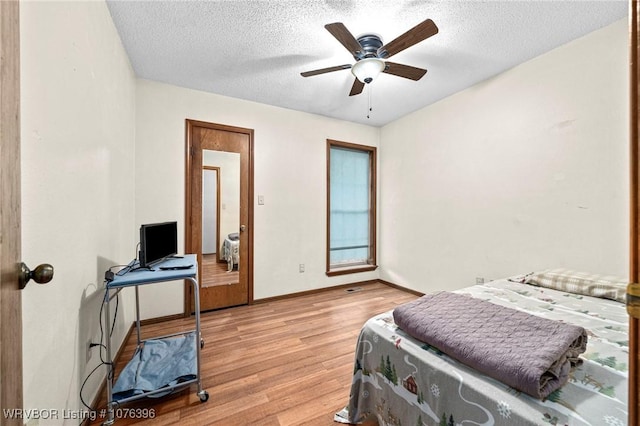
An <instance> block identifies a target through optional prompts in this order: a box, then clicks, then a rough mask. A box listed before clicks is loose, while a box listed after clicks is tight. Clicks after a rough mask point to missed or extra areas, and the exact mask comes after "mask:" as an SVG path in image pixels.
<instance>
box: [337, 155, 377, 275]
mask: <svg viewBox="0 0 640 426" xmlns="http://www.w3.org/2000/svg"><path fill="white" fill-rule="evenodd" d="M330 155H331V157H330V178H329V180H330V201H329V205H330V222H329V223H330V242H329V262H330V264H331V265H332V266H348V265H358V264H366V263H368V262H369V259H370V251H369V249H370V241H369V239H370V235H369V229H370V224H369V220H370V217H371V215H370V213H371V200H370V199H369V198H370V196H369V194H370V191H371V170H370V164H371V163H370V154H369V152H366V151H358V150H353V149H347V148H343V147H335V146H333V147H331V149H330Z"/></svg>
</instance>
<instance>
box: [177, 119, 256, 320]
mask: <svg viewBox="0 0 640 426" xmlns="http://www.w3.org/2000/svg"><path fill="white" fill-rule="evenodd" d="M185 123H186V124H185V140H186V151H185V158H186V162H185V221H184V223H185V228H184V230H185V244H184V246H185V253H191V252H192V250H193V244H194V241H193V239H192V238H191V224H190V221H191V215H192V208H191V205H192V202H193V200H192V197H191V186H192V178H191V175H192V174H191V168H192V167H193V161H192V158H193V150H194V149H195V148H194V146H193V140H192V134H193V128H194V127H204V128H207V129H212V130H221V131H227V132H234V133H241V134H244V135H246V136H247V137H248V139H249V147H248V150H249V159H248V160H249V176H248V181H249V188H247V190H248V192H249V194H248V202H247V204H248V205H247V216H248V220H247V230H246V232H247V241H248V242H249V243H248V247H247V249H248V250H247V260H246V261H245V263H244V264H243V265H246V267H247V293H248V294H247V298H248V301H247V303H248V304H249V305H252V304H253V212H254V210H253V209H254V203H253V198H254V189H253V182H254V138H253V129H245V128H243V127H236V126H229V125H226V124H218V123H209V122H206V121H199V120H191V119H188V118H187V119H185ZM191 289H192V284H191V283H190V282H185V284H184V316H185V317H188V316H190V315H191V293H190V292H191Z"/></svg>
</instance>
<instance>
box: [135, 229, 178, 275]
mask: <svg viewBox="0 0 640 426" xmlns="http://www.w3.org/2000/svg"><path fill="white" fill-rule="evenodd" d="M176 253H178V223H177V222H163V223H149V224H144V225H142V226H140V253H139V260H140V267H141V268H148V267H150V266H152V265H154V264H157V263H159V262H161V261H162V260H164V259H165V258H167V257H169V256H172V255H174V254H176Z"/></svg>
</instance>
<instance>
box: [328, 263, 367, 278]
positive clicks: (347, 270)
mask: <svg viewBox="0 0 640 426" xmlns="http://www.w3.org/2000/svg"><path fill="white" fill-rule="evenodd" d="M376 269H378V265H358V266H351V267H345V268H339V269H332V270H330V271H327V272H326V274H327V276H328V277H335V276H338V275H346V274H357V273H359V272H370V271H375V270H376Z"/></svg>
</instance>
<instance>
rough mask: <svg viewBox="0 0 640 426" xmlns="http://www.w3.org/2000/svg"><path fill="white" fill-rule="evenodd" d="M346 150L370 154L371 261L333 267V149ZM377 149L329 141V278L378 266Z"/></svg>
mask: <svg viewBox="0 0 640 426" xmlns="http://www.w3.org/2000/svg"><path fill="white" fill-rule="evenodd" d="M334 147H336V148H344V149H350V150H354V151H359V152H365V153H367V154H369V259H368V260H367V263H365V264H358V265H347V266H333V267H332V265H331V149H332V148H334ZM377 161H378V158H377V148H376V147H375V146H369V145H360V144H355V143H350V142H343V141H338V140H333V139H327V235H326V238H327V240H326V274H327V276H330V277H331V276H336V275H345V274H354V273H358V272H368V271H374V270H376V269H377V268H378V265H377V240H376V237H377V235H376V229H377V214H376V213H377V197H376V195H377V182H378V179H377V176H378V175H377Z"/></svg>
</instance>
